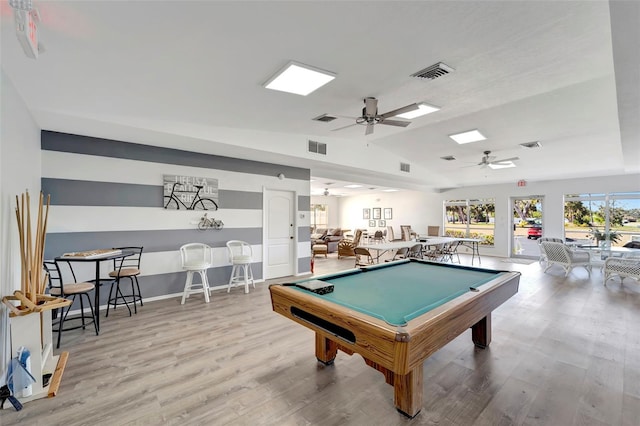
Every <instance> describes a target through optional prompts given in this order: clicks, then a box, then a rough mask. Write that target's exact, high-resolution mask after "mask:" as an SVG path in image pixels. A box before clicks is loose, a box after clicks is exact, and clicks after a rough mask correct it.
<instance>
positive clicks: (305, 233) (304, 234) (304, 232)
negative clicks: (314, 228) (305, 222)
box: [298, 226, 311, 242]
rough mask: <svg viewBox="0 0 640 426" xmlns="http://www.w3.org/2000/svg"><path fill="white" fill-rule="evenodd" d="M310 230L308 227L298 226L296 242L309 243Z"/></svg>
mask: <svg viewBox="0 0 640 426" xmlns="http://www.w3.org/2000/svg"><path fill="white" fill-rule="evenodd" d="M310 230H311V228H309V227H308V226H300V227H298V241H300V242H305V241H311V231H310Z"/></svg>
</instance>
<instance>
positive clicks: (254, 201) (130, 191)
mask: <svg viewBox="0 0 640 426" xmlns="http://www.w3.org/2000/svg"><path fill="white" fill-rule="evenodd" d="M41 187H42V192H43V193H45V194H51V205H54V206H116V207H158V208H160V207H163V204H162V202H163V201H162V200H163V187H162V185H158V186H156V185H138V184H129V183H117V182H96V181H90V180H71V179H55V178H42V179H41ZM218 197H219V198H218V205H219V206H220V208H221V209H223V208H224V209H247V210H262V192H250V191H231V190H224V189H221V190H219V191H218Z"/></svg>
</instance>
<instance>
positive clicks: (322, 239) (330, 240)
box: [311, 228, 344, 253]
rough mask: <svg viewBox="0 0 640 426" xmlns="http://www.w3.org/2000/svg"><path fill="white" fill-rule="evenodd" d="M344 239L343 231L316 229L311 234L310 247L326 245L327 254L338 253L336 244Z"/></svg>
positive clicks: (338, 229) (337, 229)
mask: <svg viewBox="0 0 640 426" xmlns="http://www.w3.org/2000/svg"><path fill="white" fill-rule="evenodd" d="M343 239H344V231H343V230H342V229H340V228H329V229H326V228H317V229H315V230H313V232H312V233H311V245H312V246H313V245H315V244H326V245H327V252H328V253H335V252H336V251H338V244H339V243H340V241H342V240H343Z"/></svg>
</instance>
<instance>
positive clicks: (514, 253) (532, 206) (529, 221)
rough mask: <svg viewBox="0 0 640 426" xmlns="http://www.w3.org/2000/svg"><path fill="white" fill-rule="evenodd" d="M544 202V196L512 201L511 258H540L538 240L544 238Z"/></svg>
mask: <svg viewBox="0 0 640 426" xmlns="http://www.w3.org/2000/svg"><path fill="white" fill-rule="evenodd" d="M542 201H543V197H542V196H530V197H517V198H512V199H511V205H512V212H513V214H512V218H513V219H512V226H511V230H512V231H511V257H522V258H528V259H537V258H539V257H540V247H539V246H538V238H540V237H542V232H543V221H542Z"/></svg>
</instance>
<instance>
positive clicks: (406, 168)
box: [400, 163, 411, 173]
mask: <svg viewBox="0 0 640 426" xmlns="http://www.w3.org/2000/svg"><path fill="white" fill-rule="evenodd" d="M400 171H401V172H405V173H409V172H410V171H411V164H409V163H400Z"/></svg>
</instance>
